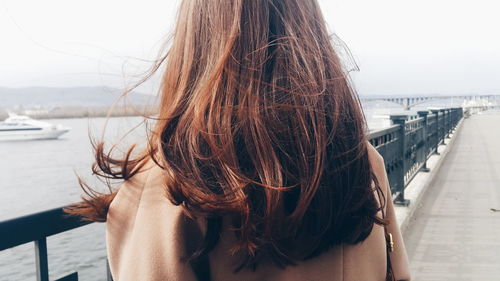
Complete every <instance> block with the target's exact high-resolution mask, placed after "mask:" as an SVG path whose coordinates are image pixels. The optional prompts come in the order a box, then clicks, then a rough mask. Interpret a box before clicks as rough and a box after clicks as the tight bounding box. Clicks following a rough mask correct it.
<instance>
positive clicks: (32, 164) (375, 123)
mask: <svg viewBox="0 0 500 281" xmlns="http://www.w3.org/2000/svg"><path fill="white" fill-rule="evenodd" d="M455 106H456V105H455ZM416 110H418V108H417V109H413V110H412V111H411V112H406V113H410V114H411V113H415V112H416ZM365 113H366V115H367V121H368V124H369V127H370V129H379V128H383V127H387V126H389V125H390V121H389V119H388V116H387V115H388V114H391V113H392V114H397V113H402V110H401V109H400V107H398V106H395V107H392V106H388V105H387V104H382V106H380V105H377V104H372V105H370V106H365ZM105 120H106V119H104V118H94V119H86V118H83V119H54V120H46V121H47V122H50V123H53V124H62V125H64V126H68V127H71V130H70V131H69V132H68V133H67V134H65V135H63V136H62V137H61V138H60V139H58V140H46V141H23V142H0V171H1V172H0V221H2V220H6V219H9V218H13V217H18V216H21V215H26V214H30V213H33V212H38V211H42V210H47V209H51V208H55V207H60V206H64V205H67V204H69V203H73V202H76V201H79V196H80V194H81V189H80V188H79V186H78V184H77V177H76V174H78V175H80V176H82V177H83V178H84V179H86V180H87V182H88V183H89V184H91V185H92V186H96V185H99V183H98V182H97V181H96V180H95V178H94V177H92V176H91V174H90V165H91V163H92V162H93V158H92V148H91V144H90V141H89V132H91V133H92V134H93V135H95V136H100V132H102V129H103V126H104V124H105ZM141 121H142V118H140V117H122V118H110V119H109V122H108V125H107V129H106V132H107V135H106V138H105V139H106V140H108V141H109V143H113V142H116V141H118V139H119V138H120V137H121V136H123V135H124V134H125V133H126V132H128V131H129V130H130V129H131V128H133V127H134V126H137V125H140V123H141ZM144 128H145V127H144V126H143V125H142V126H140V127H139V128H138V129H136V130H134V131H133V132H132V133H131V134H129V136H128V137H127V138H126V139H125V140H124V141H122V143H123V144H125V145H124V146H123V147H126V145H127V144H129V143H132V142H134V141H135V140H141V139H143V137H144V135H145V132H144V131H145V130H144ZM13 235H14V234H13ZM0 239H1V237H0ZM104 239H105V236H104V225H103V224H100V223H94V224H90V225H88V226H84V227H81V228H79V229H75V230H72V231H68V232H64V233H61V234H58V235H54V236H51V237H48V239H47V243H48V255H49V274H50V279H51V280H53V279H56V278H57V277H60V276H61V275H63V274H66V273H69V272H72V271H77V272H78V274H79V279H80V280H84V281H85V280H105V279H106V250H105V240H104ZM35 268H36V266H35V254H34V245H33V243H28V244H25V245H21V246H18V247H15V248H11V249H7V250H5V251H2V252H0V280H2V281H3V280H9V281H10V280H36V278H35Z"/></svg>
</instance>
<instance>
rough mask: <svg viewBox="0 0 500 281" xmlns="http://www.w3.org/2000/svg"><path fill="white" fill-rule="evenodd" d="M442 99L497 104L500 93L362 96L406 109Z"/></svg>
mask: <svg viewBox="0 0 500 281" xmlns="http://www.w3.org/2000/svg"><path fill="white" fill-rule="evenodd" d="M442 99H461V100H464V101H467V100H483V101H487V102H493V101H496V102H497V105H498V104H499V102H500V94H498V95H433V96H376V97H368V96H365V97H361V101H387V102H392V103H396V104H399V105H401V106H403V107H404V108H405V109H406V110H409V109H410V108H412V107H414V106H416V105H419V104H423V103H426V102H428V101H431V100H442Z"/></svg>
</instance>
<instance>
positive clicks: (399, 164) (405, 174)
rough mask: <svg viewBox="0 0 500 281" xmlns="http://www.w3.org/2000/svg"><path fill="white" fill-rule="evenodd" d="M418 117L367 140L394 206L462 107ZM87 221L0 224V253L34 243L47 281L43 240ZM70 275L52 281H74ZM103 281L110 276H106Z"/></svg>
mask: <svg viewBox="0 0 500 281" xmlns="http://www.w3.org/2000/svg"><path fill="white" fill-rule="evenodd" d="M418 115H419V118H416V119H412V120H410V119H411V118H409V116H407V115H392V116H391V119H392V121H393V122H394V125H393V126H391V127H389V128H387V129H383V130H379V131H375V132H372V133H371V134H370V136H369V140H370V142H371V143H372V145H373V146H375V148H376V149H377V150H378V151H379V153H380V154H381V155H382V156H383V158H384V161H385V165H386V170H387V175H388V178H389V183H390V185H391V189H392V193H393V194H394V195H395V196H394V197H395V203H397V204H402V205H408V204H409V202H408V200H406V199H405V198H404V189H405V186H406V185H407V184H408V183H409V182H410V181H411V179H413V177H414V176H415V175H416V174H417V173H418V172H419V171H428V169H427V166H426V161H427V159H428V158H429V157H430V156H431V155H432V154H435V153H437V147H438V145H439V144H440V143H442V142H443V141H444V139H445V138H446V137H447V136H449V134H450V133H451V132H452V130H453V129H454V128H455V127H456V125H457V124H458V122H459V121H460V119H462V117H463V110H462V108H448V109H441V110H434V111H432V112H431V113H430V112H427V111H425V112H424V111H422V112H418ZM89 223H90V222H87V221H81V220H80V219H79V218H77V217H72V216H68V215H66V214H65V213H64V211H63V208H56V209H52V210H48V211H43V212H39V213H35V214H31V215H27V216H23V217H19V218H14V219H11V220H7V221H3V222H0V251H2V250H5V249H8V248H12V247H15V246H18V245H22V244H25V243H29V242H34V243H35V256H36V276H37V281H48V280H49V270H48V259H47V237H48V236H51V235H54V234H58V233H61V232H65V231H68V230H72V229H75V228H78V227H81V226H84V225H87V224H89ZM77 280H78V273H77V272H76V271H75V272H71V273H70V274H67V275H65V276H63V277H61V278H58V279H56V281H77ZM107 280H108V281H111V280H112V277H111V274H110V272H109V267H108V273H107Z"/></svg>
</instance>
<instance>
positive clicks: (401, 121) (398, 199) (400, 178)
mask: <svg viewBox="0 0 500 281" xmlns="http://www.w3.org/2000/svg"><path fill="white" fill-rule="evenodd" d="M390 118H391V121H392V123H393V124H395V125H399V131H398V142H399V146H398V150H399V153H398V155H399V157H400V159H399V161H398V162H399V165H398V168H397V171H398V172H397V177H396V178H397V180H396V181H397V182H396V188H395V189H396V196H395V199H394V204H396V205H401V206H408V205H410V200H408V199H405V174H406V170H407V168H406V166H407V164H406V128H405V127H406V126H405V124H406V118H407V115H391V117H390Z"/></svg>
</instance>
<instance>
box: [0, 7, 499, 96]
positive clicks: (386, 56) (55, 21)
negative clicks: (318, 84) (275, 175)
mask: <svg viewBox="0 0 500 281" xmlns="http://www.w3.org/2000/svg"><path fill="white" fill-rule="evenodd" d="M284 1H286V0H284ZM177 2H178V1H177V0H163V1H152V0H142V1H124V0H121V1H120V0H105V1H102V0H101V1H97V0H86V1H76V0H73V1H68V0H0V38H1V39H0V87H27V86H53V87H66V86H102V85H107V86H112V87H125V86H127V85H129V86H130V85H131V84H133V83H134V82H135V81H136V80H137V79H138V77H140V74H141V73H142V71H145V70H147V68H148V66H149V64H148V63H144V62H140V59H145V60H148V59H154V58H155V57H156V55H157V50H158V48H159V47H160V46H161V44H162V43H163V42H164V40H165V37H166V36H167V35H168V33H169V31H171V30H172V25H173V21H174V15H175V12H176V8H177ZM320 3H321V5H322V7H323V13H324V15H325V17H326V19H327V21H328V25H329V27H330V28H331V29H332V31H335V32H336V33H337V35H338V36H339V37H340V38H341V39H342V40H344V42H346V44H347V46H348V47H349V48H350V50H351V52H352V53H353V55H354V58H355V60H356V62H357V63H358V65H359V67H360V71H359V72H357V73H354V74H353V76H354V80H355V82H356V87H357V89H358V91H359V93H360V94H362V95H370V94H397V95H399V94H434V93H436V94H468V93H500V16H499V11H500V3H499V1H497V0H474V1H461V0H419V1H406V0H379V1H374V0H320ZM137 75H139V76H137ZM153 89H154V83H149V84H148V85H147V86H145V87H142V88H141V91H143V92H149V91H153Z"/></svg>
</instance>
